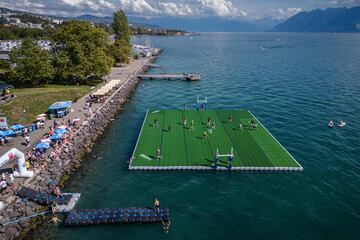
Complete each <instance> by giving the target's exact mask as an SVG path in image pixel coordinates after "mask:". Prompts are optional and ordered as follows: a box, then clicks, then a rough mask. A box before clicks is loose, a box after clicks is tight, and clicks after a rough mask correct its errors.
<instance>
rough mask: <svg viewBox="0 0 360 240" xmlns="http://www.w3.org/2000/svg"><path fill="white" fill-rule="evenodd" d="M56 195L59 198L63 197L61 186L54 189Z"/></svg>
mask: <svg viewBox="0 0 360 240" xmlns="http://www.w3.org/2000/svg"><path fill="white" fill-rule="evenodd" d="M54 193H55V195H56V196H57V197H62V192H61V190H60V186H59V185H56V187H55V189H54Z"/></svg>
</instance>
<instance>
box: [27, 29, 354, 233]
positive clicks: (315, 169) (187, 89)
mask: <svg viewBox="0 0 360 240" xmlns="http://www.w3.org/2000/svg"><path fill="white" fill-rule="evenodd" d="M150 40H151V43H152V44H153V45H154V46H157V47H161V48H164V50H165V51H164V52H163V54H162V55H161V57H160V58H159V59H158V61H157V63H158V64H160V65H163V66H164V69H160V70H154V72H155V71H167V72H171V73H173V72H192V71H198V72H200V73H201V75H202V81H200V82H194V83H189V82H181V81H161V80H160V81H143V82H142V83H141V84H140V85H139V87H138V88H137V90H136V92H135V93H134V95H133V96H132V98H131V101H130V102H129V103H127V104H126V106H125V108H124V110H123V112H122V113H121V114H119V116H118V117H117V118H116V120H115V121H114V122H113V123H112V124H111V126H109V128H108V129H107V130H106V132H105V133H104V134H103V135H102V136H101V137H100V138H99V140H98V141H97V142H96V146H95V148H94V149H93V152H92V153H91V154H89V155H88V156H86V162H84V165H86V167H85V166H83V168H82V169H81V170H80V171H79V172H78V173H76V174H75V175H74V176H73V177H72V179H71V181H70V182H69V183H68V184H67V186H66V190H67V191H73V192H81V193H82V197H81V200H80V202H79V204H78V206H77V207H79V208H106V207H130V206H151V205H152V201H153V199H154V197H155V196H158V197H159V198H160V200H161V204H162V205H163V206H167V207H169V208H170V209H171V217H172V221H171V229H170V231H169V233H168V234H165V233H164V232H163V231H162V229H161V227H160V225H157V224H155V225H110V226H96V227H95V226H93V227H62V226H54V225H51V224H48V223H45V224H43V226H41V227H40V228H38V229H37V230H36V231H35V232H32V233H31V234H29V235H28V236H27V238H28V239H359V236H360V228H359V226H360V187H359V185H360V147H359V145H360V125H359V124H360V120H359V119H360V35H359V34H337V35H334V34H276V33H251V34H250V33H236V34H235V33H234V34H230V33H229V34H205V35H202V36H195V37H193V39H192V40H191V38H190V37H179V38H172V37H158V38H156V37H154V38H150ZM197 95H201V96H208V97H209V107H210V108H244V109H249V110H251V111H252V112H253V113H254V114H255V115H256V116H257V117H258V119H259V120H260V121H262V122H263V123H264V125H265V126H266V127H267V128H268V129H269V131H270V132H272V133H273V135H274V136H275V137H276V138H277V139H278V140H279V141H280V142H281V143H282V144H283V145H284V146H285V147H286V148H287V149H288V150H289V152H290V153H291V154H292V155H293V156H294V157H295V158H296V159H297V160H298V161H299V162H300V164H301V165H302V166H303V167H304V171H303V172H301V173H235V172H234V173H224V172H221V173H220V172H219V173H216V172H130V171H128V170H127V166H128V159H129V158H130V157H131V154H132V151H133V148H134V146H135V142H136V139H137V135H138V133H139V131H140V127H141V124H142V120H143V118H144V116H145V111H146V109H148V108H152V109H156V108H162V109H163V108H180V107H182V105H183V104H188V105H189V106H190V104H193V103H195V101H196V96H197ZM330 119H333V120H334V121H336V122H337V121H339V120H341V119H343V120H344V121H346V122H347V125H346V127H345V128H343V129H339V128H337V127H335V128H333V129H329V128H328V127H327V122H328V121H329V120H330ZM94 156H97V157H98V158H97V159H95V158H94Z"/></svg>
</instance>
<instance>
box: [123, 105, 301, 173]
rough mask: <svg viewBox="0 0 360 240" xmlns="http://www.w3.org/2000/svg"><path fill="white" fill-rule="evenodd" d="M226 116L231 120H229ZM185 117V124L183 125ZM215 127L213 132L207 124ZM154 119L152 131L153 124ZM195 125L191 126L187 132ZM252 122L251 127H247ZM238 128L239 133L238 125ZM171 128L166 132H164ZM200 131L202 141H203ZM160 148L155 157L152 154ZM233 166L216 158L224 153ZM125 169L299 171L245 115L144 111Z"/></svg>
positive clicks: (249, 113)
mask: <svg viewBox="0 0 360 240" xmlns="http://www.w3.org/2000/svg"><path fill="white" fill-rule="evenodd" d="M229 117H231V120H229ZM184 118H186V120H187V124H186V125H185V126H183V120H184ZM209 118H210V119H211V122H215V128H214V127H213V126H212V124H211V126H208V124H207V121H208V119H209ZM155 119H156V120H157V126H154V121H155ZM191 121H194V127H193V129H192V127H191ZM251 121H253V122H254V123H256V125H257V127H256V128H253V127H251V125H250V122H251ZM240 123H242V125H243V128H242V130H241V129H240V127H239V125H240ZM169 126H170V130H169ZM204 132H206V133H207V137H204ZM158 148H160V153H161V154H160V155H161V157H160V158H157V149H158ZM232 148H233V154H234V156H233V160H232V166H231V167H230V166H229V163H228V160H227V158H219V163H218V165H217V166H216V168H215V167H214V160H215V158H216V152H217V149H218V150H219V153H220V154H228V153H230V151H231V149H232ZM129 169H130V170H215V169H216V170H220V171H221V170H223V171H227V170H232V171H302V170H303V168H302V166H301V165H300V164H299V163H298V162H297V161H296V160H295V159H294V157H293V156H292V155H291V154H290V153H289V152H288V151H287V150H286V149H285V148H284V147H283V146H282V145H281V144H280V143H279V142H278V141H277V140H276V139H275V137H274V136H272V135H271V133H270V132H269V131H268V130H267V129H266V128H265V127H264V126H263V125H262V124H261V122H260V121H258V120H257V119H256V118H255V116H254V115H252V113H251V112H249V111H246V110H206V111H195V110H185V111H183V110H149V111H148V112H147V113H146V116H145V119H144V122H143V125H142V128H141V131H140V134H139V137H138V140H137V143H136V146H135V149H134V153H133V155H132V158H131V160H130V164H129Z"/></svg>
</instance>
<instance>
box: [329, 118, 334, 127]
mask: <svg viewBox="0 0 360 240" xmlns="http://www.w3.org/2000/svg"><path fill="white" fill-rule="evenodd" d="M333 126H334V122H333V121H332V120H331V121H330V122H329V123H328V127H330V128H332V127H333Z"/></svg>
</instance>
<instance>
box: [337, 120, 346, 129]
mask: <svg viewBox="0 0 360 240" xmlns="http://www.w3.org/2000/svg"><path fill="white" fill-rule="evenodd" d="M345 125H346V122H343V121H340V123H339V125H338V126H339V127H341V128H342V127H345Z"/></svg>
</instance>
